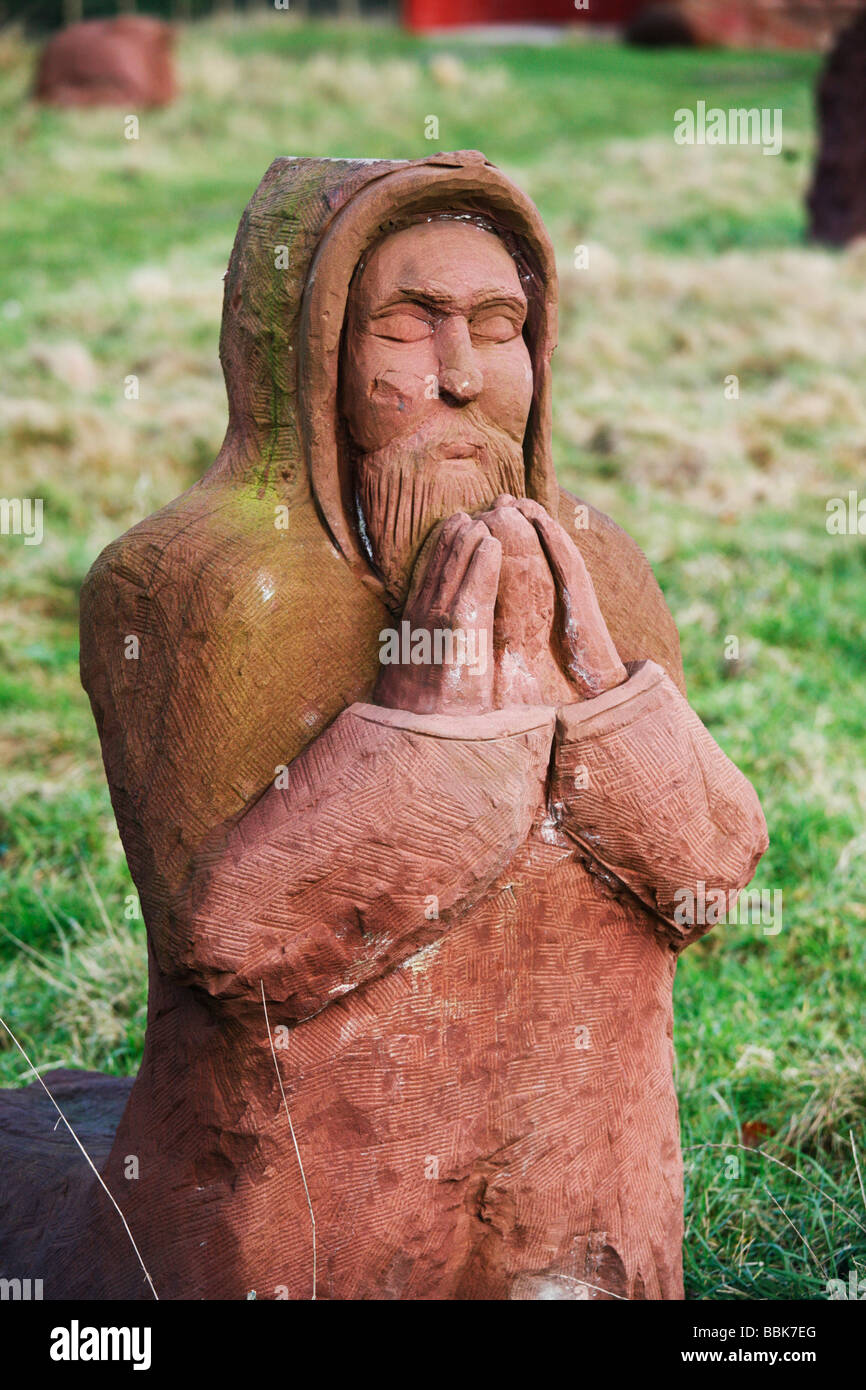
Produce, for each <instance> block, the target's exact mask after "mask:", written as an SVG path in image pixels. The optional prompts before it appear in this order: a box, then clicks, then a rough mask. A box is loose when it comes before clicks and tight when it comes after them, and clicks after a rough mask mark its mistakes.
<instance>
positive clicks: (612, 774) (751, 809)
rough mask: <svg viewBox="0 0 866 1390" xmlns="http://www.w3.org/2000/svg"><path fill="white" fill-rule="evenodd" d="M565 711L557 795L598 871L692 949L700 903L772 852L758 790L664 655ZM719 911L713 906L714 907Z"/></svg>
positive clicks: (745, 878) (562, 814)
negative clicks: (681, 687) (665, 664)
mask: <svg viewBox="0 0 866 1390" xmlns="http://www.w3.org/2000/svg"><path fill="white" fill-rule="evenodd" d="M627 669H628V670H629V677H628V679H627V680H626V681H625V682H624V683H623V684H622V685H619V686H616V687H615V688H614V689H612V690H608V691H606V692H605V693H604V694H602V695H599V696H597V697H596V698H595V699H592V700H586V701H584V702H582V703H579V704H573V705H567V706H565V707H563V708H562V709H560V710H559V711H558V713H557V733H556V754H555V767H554V775H553V781H552V789H551V794H552V803H553V809H554V813H555V815H556V818H557V819H558V820H559V821H560V823H561V825H562V828H563V829H564V830H565V831H566V833H567V834H568V835H569V837H570V838H571V839H572V840H573V841H575V842H576V843H577V844H578V845H579V846H580V847H581V848H582V849H583V850H585V851H586V853H587V855H588V857H589V860H590V861H591V863H590V867H594V868H595V869H596V871H598V872H600V873H601V874H602V875H603V876H606V877H607V878H608V880H609V881H611V880H612V881H615V883H618V884H624V885H625V886H626V887H627V888H628V889H629V890H630V891H631V892H632V893H633V894H634V895H635V896H636V897H637V898H639V899H640V901H641V902H642V903H643V904H644V906H645V907H647V908H649V909H650V911H651V912H652V913H653V914H654V915H655V917H656V918H657V920H658V923H659V929H660V930H661V931H662V932H663V933H664V935H665V936H666V937H667V939H668V941H669V942H670V944H671V945H672V946H674V948H675V949H677V950H680V949H681V948H682V947H684V946H686V945H688V944H689V943H690V942H691V941H693V940H695V939H696V938H697V937H698V936H701V935H703V934H704V932H706V931H707V930H708V929H709V927H710V926H711V925H712V924H713V921H712V920H706V921H701V920H697V919H698V918H699V917H700V916H701V911H700V904H701V903H703V902H705V901H706V897H707V895H709V894H711V893H712V892H713V891H714V890H717V889H721V890H723V891H724V892H725V893H731V892H732V891H733V892H737V891H739V890H740V889H741V888H743V887H745V885H746V884H747V883H748V882H749V881H750V879H751V878H752V875H753V874H754V872H755V868H756V866H757V863H758V860H759V859H760V858H761V855H762V854H763V853H764V851H765V850H766V848H767V844H768V840H767V827H766V822H765V820H764V816H763V812H762V811H761V807H760V804H759V802H758V798H757V796H756V795H755V792H754V789H753V788H752V786H751V784H750V783H749V782H748V781H747V779H746V778H745V777H744V776H743V774H742V773H741V772H740V771H739V770H738V768H736V767H735V766H734V764H733V763H732V762H731V761H730V759H729V758H727V757H726V756H725V754H724V753H723V752H722V750H721V749H720V748H719V746H718V744H717V743H716V742H715V740H714V739H713V738H712V737H711V735H710V734H709V733H708V732H707V730H706V729H705V728H704V726H703V724H702V723H701V721H700V720H699V719H698V717H697V715H696V714H695V713H694V711H693V710H692V709H691V708H690V707H689V705H688V704H687V702H686V700H685V699H684V697H683V696H682V695H681V694H680V693H679V691H678V690H677V689H676V687H675V686H674V684H673V682H672V681H671V680H670V678H669V677H668V676H667V675H666V674H665V672H664V671H663V670H662V669H661V667H660V666H657V665H656V664H655V662H653V661H641V662H635V663H632V664H631V665H630V666H629V667H628V668H627ZM703 915H704V916H705V917H706V918H712V917H713V914H712V913H705V914H703Z"/></svg>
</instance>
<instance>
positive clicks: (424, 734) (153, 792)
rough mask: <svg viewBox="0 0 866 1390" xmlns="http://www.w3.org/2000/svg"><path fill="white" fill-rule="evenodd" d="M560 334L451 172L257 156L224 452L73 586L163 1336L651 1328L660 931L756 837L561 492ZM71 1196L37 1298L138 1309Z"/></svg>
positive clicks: (678, 1209)
mask: <svg viewBox="0 0 866 1390" xmlns="http://www.w3.org/2000/svg"><path fill="white" fill-rule="evenodd" d="M555 338H556V275H555V270H554V261H553V253H552V249H551V246H550V242H549V240H548V238H547V235H546V233H545V231H544V228H543V226H542V223H541V220H540V217H539V215H538V213H537V211H536V209H535V208H534V207H533V205H532V204H531V203H530V202H529V201H528V199H527V198H526V197H524V196H523V194H522V193H520V192H519V191H518V190H517V189H516V188H515V187H514V186H513V185H512V184H511V183H510V182H509V180H508V179H507V178H506V177H505V176H504V175H503V174H502V173H500V172H499V171H498V170H497V169H495V168H494V167H492V166H491V165H490V164H488V163H487V162H486V160H485V159H484V157H483V156H482V155H481V154H478V153H477V152H461V153H457V154H449V155H445V154H442V155H434V156H433V157H432V158H429V159H423V160H417V161H410V162H399V161H397V162H386V161H379V160H325V159H322V160H319V159H278V160H276V161H275V162H274V163H273V164H272V165H271V167H270V169H269V170H268V171H267V173H266V175H265V177H264V179H263V180H262V183H261V184H260V186H259V188H258V190H257V191H256V193H255V195H254V197H253V199H252V201H251V203H250V205H249V207H248V208H247V210H246V212H245V214H244V217H243V219H242V221H241V225H240V228H239V231H238V235H237V239H236V242H235V247H234V251H233V253H232V257H231V262H230V265H229V271H228V276H227V280H226V289H225V308H224V318H223V330H222V339H221V357H222V362H223V367H224V371H225V376H226V382H227V388H228V396H229V412H230V416H229V426H228V432H227V435H226V439H225V442H224V444H223V447H222V449H221V451H220V454H219V457H218V458H217V460H216V462H215V463H214V465H213V466H212V467H211V468H210V469H209V470H208V472H207V473H206V474H205V476H204V477H203V478H202V479H201V481H200V482H199V483H198V484H196V485H195V486H194V487H193V488H191V489H190V490H189V491H188V492H187V493H185V494H184V495H183V496H182V497H180V498H178V499H177V500H176V501H174V502H172V503H170V504H169V505H168V506H167V507H165V508H163V509H162V511H160V512H158V513H156V515H154V516H151V517H149V518H148V519H147V520H146V521H143V522H141V523H140V524H139V525H138V526H136V527H134V528H133V530H131V531H129V532H128V533H127V534H126V535H125V536H123V537H121V538H120V540H118V541H116V542H115V543H114V544H113V545H111V546H110V547H109V548H108V549H107V550H106V551H105V552H104V553H103V554H102V555H101V556H100V558H99V559H98V560H97V562H96V564H95V565H94V567H93V569H92V571H91V573H90V575H89V577H88V579H87V582H86V584H85V587H84V590H83V593H82V605H81V634H82V648H81V670H82V679H83V682H84V684H85V687H86V689H87V691H88V693H89V695H90V698H91V701H92V705H93V711H94V715H95V718H96V722H97V727H98V729H99V735H100V739H101V741H102V749H103V755H104V759H105V767H106V772H107V776H108V781H109V785H110V788H111V794H112V800H113V804H114V809H115V812H116V815H117V821H118V825H119V827H120V833H121V836H122V839H123V844H124V847H125V850H126V854H127V857H128V861H129V866H130V869H131V872H132V875H133V878H134V880H135V883H136V885H137V888H138V891H139V894H140V897H141V902H142V905H143V909H144V915H145V919H146V923H147V930H148V940H149V951H150V1004H149V1013H148V1028H147V1040H146V1045H145V1052H144V1058H143V1061H142V1065H141V1070H140V1071H139V1074H138V1077H137V1078H136V1080H135V1083H134V1085H133V1086H132V1089H131V1093H130V1094H129V1098H128V1101H127V1103H126V1106H125V1109H124V1111H123V1115H122V1118H121V1119H120V1122H119V1125H118V1127H117V1132H116V1135H115V1136H114V1140H113V1144H112V1146H111V1150H110V1153H109V1155H108V1158H107V1160H106V1161H105V1162H104V1164H103V1166H102V1176H103V1178H104V1180H105V1183H106V1184H107V1186H108V1188H109V1189H110V1191H111V1192H112V1194H113V1195H114V1196H115V1198H116V1199H117V1201H118V1204H119V1205H120V1206H121V1208H122V1210H123V1213H124V1215H125V1217H126V1219H127V1221H128V1224H129V1228H130V1230H131V1232H132V1233H133V1235H134V1237H135V1239H136V1242H137V1244H138V1246H139V1248H140V1251H141V1256H142V1260H143V1262H144V1264H145V1265H146V1267H147V1270H148V1273H149V1275H150V1277H151V1279H152V1282H153V1288H155V1290H156V1291H157V1293H158V1294H159V1296H160V1297H161V1298H233V1299H243V1298H245V1297H247V1296H248V1295H249V1294H250V1292H251V1291H253V1290H254V1291H255V1294H256V1297H257V1298H279V1297H290V1298H299V1299H304V1298H311V1297H313V1296H314V1295H315V1296H317V1297H318V1298H327V1299H356V1298H362V1299H376V1298H380V1299H485V1298H491V1299H524V1300H531V1299H550V1298H553V1299H558V1298H563V1299H573V1298H593V1299H595V1298H600V1299H605V1298H628V1299H633V1298H650V1299H660V1298H668V1299H670V1298H681V1297H682V1293H683V1289H682V1262H681V1241H682V1208H683V1188H682V1165H681V1158H680V1149H679V1136H678V1123H677V1103H676V1096H675V1092H674V1085H673V1078H672V1064H673V1045H672V1003H671V994H672V984H673V978H674V971H675V968H676V962H677V957H678V954H679V952H680V951H681V950H682V949H683V948H684V947H685V946H687V945H688V944H689V942H690V941H692V940H694V939H695V938H696V937H697V936H699V935H700V934H701V933H702V932H703V931H705V930H706V924H704V923H702V922H700V921H693V922H689V921H687V922H683V921H682V920H680V916H681V914H677V913H676V911H675V902H676V901H677V897H676V895H677V893H678V891H679V890H681V889H683V888H688V887H690V886H691V887H694V886H695V885H696V884H698V883H700V882H702V883H704V884H706V885H707V891H709V889H710V888H716V887H720V888H724V889H725V890H731V889H738V888H740V887H742V886H743V885H745V884H746V883H747V882H748V881H749V879H750V878H751V876H752V874H753V872H754V869H755V866H756V864H757V861H758V859H759V857H760V855H761V854H762V852H763V850H764V849H765V847H766V844H767V839H766V830H765V825H764V819H763V816H762V814H761V810H760V807H759V804H758V801H757V798H756V796H755V793H754V792H753V790H752V788H751V786H750V785H749V783H748V782H747V781H746V780H745V778H744V777H743V776H742V775H741V774H740V772H739V771H738V770H737V769H736V768H735V767H734V766H733V764H732V763H731V762H730V761H729V760H728V759H727V758H726V757H725V755H724V754H723V753H722V752H721V751H720V749H719V748H718V746H717V745H716V744H715V743H714V741H713V739H712V738H711V737H710V735H709V734H708V733H707V731H706V730H705V729H704V727H703V726H702V724H701V723H700V721H699V720H698V719H697V717H696V716H695V715H694V714H693V713H692V711H691V710H690V708H689V706H688V704H687V703H686V699H685V696H684V693H683V677H682V669H681V664H680V655H679V644H678V639H677V633H676V629H675V626H674V623H673V620H672V618H671V616H670V613H669V612H668V609H667V607H666V606H665V602H664V600H663V598H662V595H661V593H660V591H659V588H658V586H657V584H656V582H655V580H654V578H653V576H652V573H651V571H650V568H649V565H648V564H647V561H646V560H645V558H644V556H643V555H642V553H641V552H640V550H639V549H638V547H637V546H636V545H635V543H634V542H633V541H632V540H631V539H630V538H629V537H628V536H627V535H626V534H625V533H624V532H623V531H621V530H620V529H619V528H618V527H617V526H615V525H614V523H613V522H612V521H610V520H609V519H608V518H607V517H605V516H603V515H602V514H601V513H599V512H597V511H595V510H594V509H593V508H592V507H591V506H589V505H586V504H583V503H579V502H578V501H577V500H576V499H575V498H574V497H571V496H570V495H569V494H568V493H566V492H565V491H563V490H562V489H561V488H559V487H558V486H557V483H556V479H555V476H554V472H553V466H552V463H551V452H550V359H551V354H552V352H553V348H554V345H555ZM130 637H135V638H136V639H137V640H136V642H135V643H130V641H129V638H130ZM131 649H133V650H137V655H136V656H134V657H132V658H130V655H129V652H130V650H131ZM437 653H438V657H439V659H437ZM65 1082H66V1084H68V1076H67V1077H66V1078H65ZM0 1113H2V1112H0ZM55 1118H56V1117H55ZM131 1155H132V1156H135V1158H136V1159H137V1170H138V1174H139V1176H138V1177H137V1178H136V1179H135V1180H128V1177H126V1176H125V1164H126V1165H127V1167H128V1160H129V1157H130V1156H131ZM76 1163H77V1166H76ZM73 1170H74V1173H75V1174H76V1175H77V1176H76V1177H75V1178H73V1177H72V1174H73ZM64 1175H65V1180H66V1183H67V1192H66V1196H65V1198H64V1202H65V1205H64V1206H63V1208H62V1211H59V1209H58V1208H57V1207H56V1206H55V1209H54V1215H53V1219H49V1215H50V1210H49V1206H48V1205H45V1204H44V1203H43V1205H42V1206H41V1207H39V1209H38V1211H36V1212H35V1214H34V1215H33V1217H32V1220H31V1223H30V1225H31V1230H32V1242H34V1244H33V1245H32V1248H33V1249H34V1250H35V1252H36V1253H35V1254H34V1255H33V1258H32V1259H31V1260H30V1264H31V1265H32V1267H33V1272H34V1274H38V1273H40V1272H44V1277H45V1281H46V1283H45V1296H46V1297H60V1296H63V1295H66V1294H74V1295H81V1296H86V1297H100V1298H120V1297H138V1298H151V1297H153V1293H152V1291H151V1287H150V1285H149V1284H148V1283H147V1281H146V1280H145V1279H144V1276H143V1273H142V1267H141V1264H140V1263H139V1261H138V1260H137V1259H136V1256H135V1252H134V1251H133V1249H132V1247H131V1245H130V1242H129V1239H128V1236H127V1233H126V1232H125V1230H124V1229H123V1226H122V1224H121V1222H120V1220H119V1218H118V1215H117V1213H116V1212H115V1211H114V1210H113V1208H112V1206H111V1204H110V1202H109V1201H108V1199H107V1198H106V1196H105V1193H104V1192H103V1191H102V1190H101V1188H100V1187H99V1186H98V1185H97V1183H96V1181H95V1180H94V1179H92V1177H91V1176H90V1175H89V1174H88V1171H87V1169H86V1166H85V1165H84V1164H83V1163H82V1162H81V1159H80V1155H77V1154H75V1153H74V1151H73V1153H72V1154H71V1155H70V1159H69V1163H68V1165H67V1167H66V1168H65V1169H64ZM76 1183H77V1184H78V1186H77V1188H76V1186H75V1184H76ZM34 1211H35V1208H34ZM58 1212H59V1214H58ZM58 1232H59V1233H58ZM43 1233H44V1234H43ZM37 1237H38V1238H39V1239H40V1240H41V1241H42V1244H41V1246H40V1245H38V1243H35V1242H37ZM49 1249H50V1250H51V1258H50V1261H49V1259H48V1254H47V1252H48V1250H49ZM40 1260H41V1264H40ZM37 1266H39V1268H37Z"/></svg>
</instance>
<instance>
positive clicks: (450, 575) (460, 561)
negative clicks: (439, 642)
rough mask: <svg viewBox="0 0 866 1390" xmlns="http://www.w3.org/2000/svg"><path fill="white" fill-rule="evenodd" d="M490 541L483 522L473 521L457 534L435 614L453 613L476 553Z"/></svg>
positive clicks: (433, 609)
mask: <svg viewBox="0 0 866 1390" xmlns="http://www.w3.org/2000/svg"><path fill="white" fill-rule="evenodd" d="M489 539H490V532H489V531H488V529H487V527H486V526H485V525H484V522H483V521H473V522H471V523H470V524H469V526H465V527H462V528H461V529H460V530H459V531H456V532H455V535H454V539H453V541H452V543H451V547H450V550H449V552H448V554H447V555H446V557H445V562H444V564H443V566H442V577H441V582H440V586H439V591H438V593H437V594H436V596H435V598H434V601H433V606H432V611H433V612H435V613H441V614H449V613H452V612H453V610H454V607H455V604H456V603H457V596H458V594H459V593H460V590H461V588H462V586H463V583H464V581H465V579H466V574H467V571H468V570H469V566H470V564H471V563H472V560H473V558H474V555H475V552H476V551H477V549H478V547H479V546H480V545H483V543H484V541H486V540H489Z"/></svg>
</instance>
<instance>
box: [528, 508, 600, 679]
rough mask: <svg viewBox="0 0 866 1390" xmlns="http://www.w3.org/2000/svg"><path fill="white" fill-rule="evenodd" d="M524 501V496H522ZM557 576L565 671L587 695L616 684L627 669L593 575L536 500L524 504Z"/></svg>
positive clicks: (577, 551)
mask: <svg viewBox="0 0 866 1390" xmlns="http://www.w3.org/2000/svg"><path fill="white" fill-rule="evenodd" d="M525 500H527V501H528V499H525ZM518 508H519V509H520V511H521V512H522V514H523V515H524V516H526V515H527V513H529V515H530V516H531V519H532V524H533V526H534V527H535V530H536V531H537V533H538V535H539V538H540V540H541V544H542V548H543V549H544V553H545V555H546V556H547V560H548V563H549V565H550V568H551V571H552V573H553V577H554V580H555V581H556V586H557V590H558V593H559V596H560V600H561V603H560V605H559V606H558V614H557V617H558V622H557V636H558V638H559V646H560V656H561V659H562V660H563V664H564V666H565V669H566V671H567V673H568V675H569V676H570V677H571V678H572V680H573V681H574V683H575V684H576V686H577V687H578V689H579V690H580V692H581V694H582V695H583V696H584V698H585V699H591V698H592V697H593V696H594V695H598V694H600V692H601V691H602V690H609V689H610V688H611V687H612V686H614V685H620V684H621V683H622V682H623V681H624V680H625V679H626V670H625V667H624V666H623V664H622V662H621V661H620V659H619V653H618V652H617V650H616V647H615V646H614V644H613V639H612V638H611V636H610V633H609V632H608V630H607V624H606V623H605V621H604V618H603V616H602V612H601V608H600V607H599V603H598V598H597V597H596V592H595V589H594V587H593V583H592V580H591V579H590V577H589V572H588V570H587V568H586V565H585V563H584V560H583V556H582V555H581V553H580V551H579V550H578V548H577V546H576V545H575V544H574V541H573V540H572V539H571V537H570V536H569V535H568V533H567V532H566V531H565V529H564V528H563V527H562V526H560V525H559V523H558V522H557V521H555V520H554V519H553V517H552V516H550V514H549V513H548V512H546V511H545V510H544V508H543V507H540V506H539V505H538V503H537V502H532V503H530V505H529V506H528V507H526V508H524V507H523V506H522V505H521V504H520V503H518Z"/></svg>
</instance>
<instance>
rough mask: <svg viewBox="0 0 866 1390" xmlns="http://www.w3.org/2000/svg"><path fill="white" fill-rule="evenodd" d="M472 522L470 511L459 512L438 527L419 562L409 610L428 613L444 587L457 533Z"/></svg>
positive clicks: (420, 555) (413, 581)
mask: <svg viewBox="0 0 866 1390" xmlns="http://www.w3.org/2000/svg"><path fill="white" fill-rule="evenodd" d="M471 525H472V519H471V517H469V516H468V515H467V514H466V512H455V513H454V515H453V516H449V517H447V518H446V520H445V521H442V522H440V523H439V524H438V526H434V528H433V530H432V531H431V532H430V535H429V536H428V537H427V540H426V541H425V542H424V545H423V546H422V547H421V551H420V554H419V555H418V559H417V560H416V562H415V572H414V574H413V576H412V584H411V585H410V588H409V594H408V596H407V600H406V611H407V613H408V612H416V611H419V612H420V611H424V612H426V611H427V610H428V609H429V607H430V605H431V603H432V602H433V601H434V599H435V596H436V595H437V594H438V593H439V590H440V588H441V586H442V574H443V570H444V568H445V563H446V561H447V559H448V556H449V554H450V553H451V548H452V546H453V544H454V540H455V538H456V536H457V535H458V534H459V533H460V532H461V531H465V530H466V528H467V527H469V526H471Z"/></svg>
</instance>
